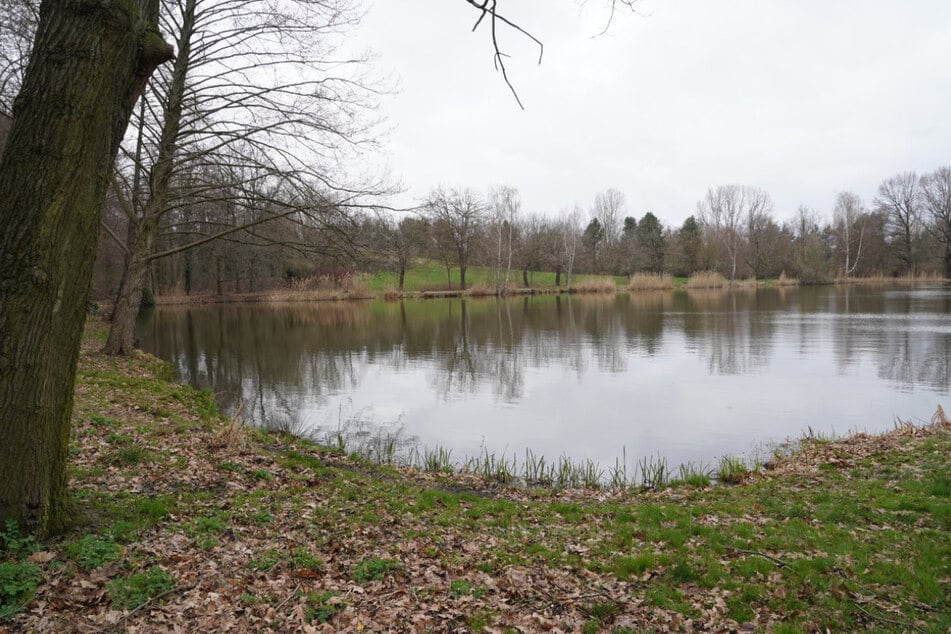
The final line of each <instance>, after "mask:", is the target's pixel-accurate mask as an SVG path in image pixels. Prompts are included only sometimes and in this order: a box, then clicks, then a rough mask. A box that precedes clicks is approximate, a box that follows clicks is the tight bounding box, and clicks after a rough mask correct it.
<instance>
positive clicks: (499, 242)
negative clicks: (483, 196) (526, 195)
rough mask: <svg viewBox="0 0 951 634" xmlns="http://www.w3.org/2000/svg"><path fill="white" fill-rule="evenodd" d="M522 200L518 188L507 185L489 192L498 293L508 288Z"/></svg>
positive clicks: (496, 290) (496, 288) (502, 292)
mask: <svg viewBox="0 0 951 634" xmlns="http://www.w3.org/2000/svg"><path fill="white" fill-rule="evenodd" d="M521 208H522V201H521V199H520V198H519V194H518V190H517V189H515V188H514V187H510V186H508V185H503V186H501V187H496V188H495V189H493V190H492V191H491V192H490V193H489V214H490V216H491V222H492V234H493V238H494V241H495V247H496V257H495V292H496V294H498V295H502V294H504V293H505V292H506V291H507V290H508V286H509V275H510V273H511V272H512V237H513V236H514V234H515V226H516V223H517V222H518V216H519V211H520V210H521ZM503 261H504V262H505V277H504V278H503V277H502V264H503Z"/></svg>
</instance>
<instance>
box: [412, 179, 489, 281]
mask: <svg viewBox="0 0 951 634" xmlns="http://www.w3.org/2000/svg"><path fill="white" fill-rule="evenodd" d="M426 210H427V213H428V215H429V217H430V219H431V220H432V222H433V225H434V227H435V228H436V231H437V232H438V234H439V235H440V236H441V237H442V238H443V240H444V242H445V244H446V245H447V246H450V247H451V248H452V250H453V255H454V256H455V261H456V266H458V267H459V281H460V284H461V287H462V289H463V290H465V288H466V269H467V268H468V266H469V257H470V255H471V254H472V248H473V246H474V244H475V239H476V237H477V236H478V234H479V231H480V230H481V228H482V223H483V221H484V219H485V203H484V202H483V201H482V200H481V199H480V198H479V197H478V196H477V195H476V194H475V192H473V191H472V190H471V189H464V190H458V189H452V190H446V189H444V188H442V187H437V188H436V189H434V190H432V191H431V192H430V194H429V199H428V200H427V201H426Z"/></svg>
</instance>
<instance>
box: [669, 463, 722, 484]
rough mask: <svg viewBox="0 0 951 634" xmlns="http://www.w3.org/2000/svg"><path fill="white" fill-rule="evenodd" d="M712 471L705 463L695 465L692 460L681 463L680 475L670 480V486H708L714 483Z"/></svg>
mask: <svg viewBox="0 0 951 634" xmlns="http://www.w3.org/2000/svg"><path fill="white" fill-rule="evenodd" d="M712 473H713V470H712V469H710V468H709V467H705V466H704V465H703V463H700V464H699V465H695V464H693V463H692V462H688V463H685V464H682V465H680V467H679V468H678V475H677V477H676V478H674V479H673V480H671V481H670V486H672V487H674V486H692V487H697V488H703V487H708V486H710V485H711V484H712V480H711V474H712Z"/></svg>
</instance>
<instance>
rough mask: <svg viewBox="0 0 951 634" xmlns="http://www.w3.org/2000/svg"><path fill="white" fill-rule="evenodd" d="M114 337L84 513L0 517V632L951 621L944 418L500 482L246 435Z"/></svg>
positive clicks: (790, 626) (950, 457)
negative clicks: (583, 487)
mask: <svg viewBox="0 0 951 634" xmlns="http://www.w3.org/2000/svg"><path fill="white" fill-rule="evenodd" d="M102 336H103V335H102V329H101V327H99V326H97V325H93V326H91V327H90V328H89V329H88V330H87V339H86V342H85V344H84V350H83V355H82V361H81V370H80V375H79V381H78V385H77V391H76V414H75V420H74V436H73V440H72V443H71V449H70V453H71V466H70V471H71V478H72V488H73V491H74V494H75V497H76V501H77V503H78V505H79V507H80V508H81V509H82V510H83V514H84V518H85V523H84V525H82V526H79V527H77V528H76V529H75V531H73V532H72V533H71V534H69V535H67V536H65V537H64V538H61V539H58V540H53V541H49V542H45V543H36V542H33V541H32V540H29V539H24V538H22V537H21V536H18V535H17V532H16V529H15V527H12V526H7V527H5V528H3V529H2V533H0V535H2V537H0V547H2V551H3V554H2V561H3V563H2V564H0V614H5V615H6V616H3V617H0V631H4V632H14V631H16V632H19V631H39V632H50V631H53V632H55V631H63V632H66V631H70V632H72V631H77V632H104V631H123V630H126V629H128V630H130V631H131V630H133V629H134V630H135V631H137V632H152V631H163V632H164V631H169V630H171V629H173V628H175V627H178V628H180V629H181V630H182V631H224V630H226V629H228V628H231V629H232V630H233V631H272V630H273V631H328V632H335V631H359V630H365V631H386V630H391V631H407V630H410V631H413V630H415V631H436V632H440V631H480V630H483V629H485V628H490V629H491V631H503V632H504V631H513V632H535V631H544V630H551V631H557V630H561V631H573V632H600V631H604V632H640V631H644V630H651V631H660V630H664V629H668V630H673V631H678V630H689V629H693V630H704V631H706V630H713V631H720V630H723V631H726V630H733V631H736V630H741V629H751V630H754V631H776V632H808V631H826V629H828V630H830V631H854V630H861V629H871V630H874V631H896V632H897V631H927V632H946V631H947V630H948V628H949V627H951V614H949V611H951V599H949V597H951V477H949V473H951V426H949V425H948V424H946V423H937V424H933V425H929V426H925V427H918V428H915V427H911V426H902V427H901V428H899V429H896V430H895V431H894V432H892V433H889V434H885V435H882V436H875V437H871V436H864V435H859V436H853V437H850V438H848V439H845V440H841V441H834V442H833V441H828V440H824V439H816V438H813V439H811V440H806V441H804V442H803V444H802V447H801V449H800V450H799V451H798V452H797V453H796V454H795V455H793V456H791V457H788V458H782V459H777V460H776V461H775V462H774V463H772V464H771V465H770V466H771V469H770V470H768V471H764V472H763V473H761V474H758V475H754V476H752V477H750V478H747V479H746V480H745V481H744V482H743V483H742V484H740V485H738V486H729V487H728V486H721V487H713V488H711V487H702V486H701V487H691V486H680V487H676V488H672V489H666V490H664V491H659V492H648V493H634V492H631V491H615V492H606V491H598V492H592V491H560V492H552V491H543V490H533V489H517V488H504V487H495V486H491V485H489V484H487V483H486V482H485V481H484V480H481V479H478V478H475V477H467V476H458V475H456V476H450V475H448V474H443V473H436V472H432V473H431V472H425V471H418V470H411V469H396V468H390V467H377V466H373V465H370V464H367V463H365V462H361V461H354V460H350V459H348V458H345V457H343V456H342V455H340V454H338V453H334V452H331V451H328V450H324V449H321V448H319V447H317V446H315V445H313V444H311V443H308V442H306V441H302V440H299V439H295V438H293V437H290V436H286V435H279V434H265V433H262V432H257V431H250V430H247V429H245V428H243V427H241V426H240V425H236V424H234V423H232V422H230V421H228V420H226V419H224V418H222V417H220V416H219V415H217V414H216V413H215V411H214V407H213V404H212V400H211V397H210V395H208V394H204V393H198V392H194V391H192V390H190V389H188V388H185V387H182V386H179V385H175V384H173V383H170V382H168V381H166V380H165V379H166V372H165V368H164V366H163V364H161V363H158V362H156V361H155V360H153V359H151V358H149V357H146V356H140V357H136V358H133V359H112V358H105V357H102V356H100V355H99V354H98V353H96V349H97V347H98V346H99V345H100V341H101V338H102ZM805 424H806V422H805V421H804V425H805Z"/></svg>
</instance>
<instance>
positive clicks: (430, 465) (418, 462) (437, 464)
mask: <svg viewBox="0 0 951 634" xmlns="http://www.w3.org/2000/svg"><path fill="white" fill-rule="evenodd" d="M409 463H410V464H411V465H412V466H414V467H416V468H417V469H421V470H422V471H428V472H430V473H453V472H454V471H455V468H454V466H453V462H452V449H446V448H445V447H441V446H439V445H437V446H436V447H434V448H432V449H430V448H428V447H424V448H423V450H422V451H420V450H419V447H413V449H412V451H411V452H410V460H409Z"/></svg>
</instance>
